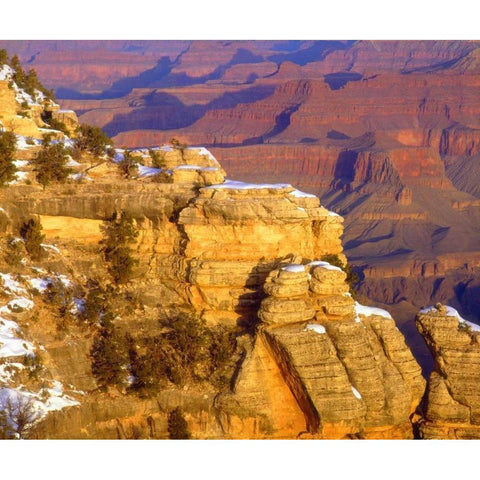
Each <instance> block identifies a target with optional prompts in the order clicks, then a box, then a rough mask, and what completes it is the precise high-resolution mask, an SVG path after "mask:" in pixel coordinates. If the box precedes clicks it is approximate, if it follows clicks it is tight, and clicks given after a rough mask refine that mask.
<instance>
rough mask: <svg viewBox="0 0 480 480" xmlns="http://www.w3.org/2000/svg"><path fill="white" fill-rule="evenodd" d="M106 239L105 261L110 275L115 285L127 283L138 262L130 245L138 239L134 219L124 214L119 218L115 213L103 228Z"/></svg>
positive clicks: (104, 240)
mask: <svg viewBox="0 0 480 480" xmlns="http://www.w3.org/2000/svg"><path fill="white" fill-rule="evenodd" d="M102 230H103V235H104V238H103V239H102V240H101V242H100V243H101V244H102V245H103V254H104V258H105V260H106V261H107V262H108V263H109V267H108V270H109V273H110V274H111V275H112V277H113V279H114V281H115V283H117V284H118V283H125V282H126V281H128V280H129V279H130V277H131V275H132V270H133V267H134V265H135V264H136V263H137V261H136V260H135V259H134V258H133V257H132V249H131V248H130V247H129V244H131V243H133V242H134V241H135V239H136V238H137V237H138V231H137V229H136V227H135V225H134V221H133V217H132V216H131V215H130V214H129V213H127V212H122V213H121V215H120V217H119V218H118V216H117V214H116V213H115V214H114V215H113V217H112V218H111V219H110V220H108V221H106V222H105V223H104V225H103V227H102Z"/></svg>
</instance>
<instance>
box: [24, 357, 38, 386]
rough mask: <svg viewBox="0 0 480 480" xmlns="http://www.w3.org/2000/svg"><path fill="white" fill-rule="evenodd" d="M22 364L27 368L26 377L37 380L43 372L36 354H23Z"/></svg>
mask: <svg viewBox="0 0 480 480" xmlns="http://www.w3.org/2000/svg"><path fill="white" fill-rule="evenodd" d="M22 363H23V365H24V366H25V367H27V369H28V378H30V379H31V380H38V379H39V378H40V374H41V373H42V372H43V362H42V359H41V357H39V356H38V355H25V356H24V357H23V362H22Z"/></svg>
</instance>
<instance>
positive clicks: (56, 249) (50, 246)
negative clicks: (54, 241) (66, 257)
mask: <svg viewBox="0 0 480 480" xmlns="http://www.w3.org/2000/svg"><path fill="white" fill-rule="evenodd" d="M40 245H41V246H42V247H43V248H45V249H46V250H52V251H53V252H55V253H58V254H60V250H59V249H58V247H56V246H55V245H49V244H47V243H41V244H40Z"/></svg>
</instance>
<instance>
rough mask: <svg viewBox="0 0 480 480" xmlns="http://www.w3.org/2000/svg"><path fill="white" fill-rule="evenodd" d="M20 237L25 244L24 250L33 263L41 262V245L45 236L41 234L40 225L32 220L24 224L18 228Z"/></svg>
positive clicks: (43, 254)
mask: <svg viewBox="0 0 480 480" xmlns="http://www.w3.org/2000/svg"><path fill="white" fill-rule="evenodd" d="M20 236H21V237H22V238H23V240H24V242H25V249H26V250H27V252H28V254H29V255H30V258H31V259H32V260H34V261H36V260H41V259H42V258H43V257H44V256H45V250H44V249H43V247H42V245H41V244H42V243H43V241H44V240H45V235H43V234H42V224H41V223H40V221H37V220H35V219H34V218H32V219H30V220H29V221H28V222H25V223H24V224H23V225H22V226H21V228H20Z"/></svg>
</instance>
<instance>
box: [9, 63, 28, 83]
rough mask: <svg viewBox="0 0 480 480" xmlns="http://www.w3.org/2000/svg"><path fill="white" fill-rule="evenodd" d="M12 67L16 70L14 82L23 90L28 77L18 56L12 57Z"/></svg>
mask: <svg viewBox="0 0 480 480" xmlns="http://www.w3.org/2000/svg"><path fill="white" fill-rule="evenodd" d="M10 66H11V67H12V68H13V70H15V73H14V74H13V80H14V81H15V83H16V84H17V85H18V86H19V87H20V88H23V87H24V86H25V80H26V75H25V70H24V69H23V67H22V64H21V63H20V59H19V58H18V55H14V56H13V57H12V59H11V61H10Z"/></svg>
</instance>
